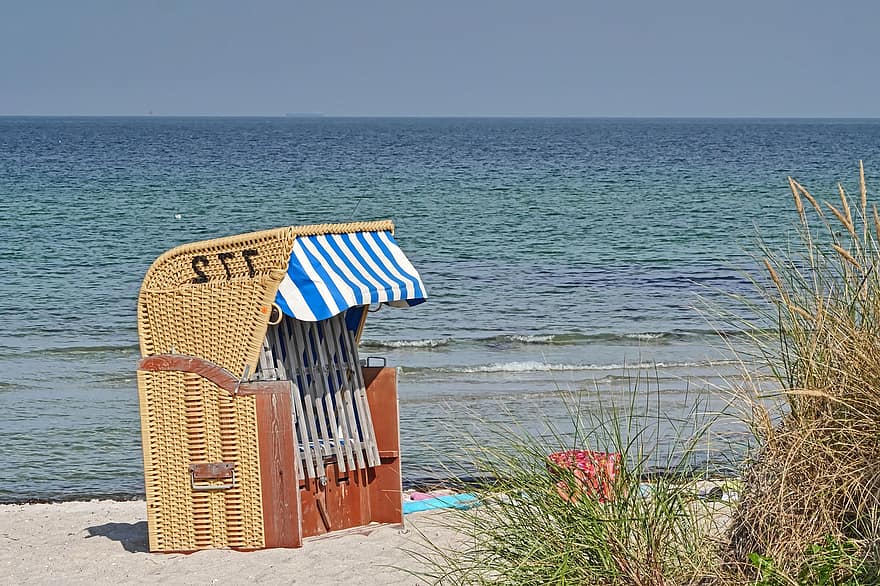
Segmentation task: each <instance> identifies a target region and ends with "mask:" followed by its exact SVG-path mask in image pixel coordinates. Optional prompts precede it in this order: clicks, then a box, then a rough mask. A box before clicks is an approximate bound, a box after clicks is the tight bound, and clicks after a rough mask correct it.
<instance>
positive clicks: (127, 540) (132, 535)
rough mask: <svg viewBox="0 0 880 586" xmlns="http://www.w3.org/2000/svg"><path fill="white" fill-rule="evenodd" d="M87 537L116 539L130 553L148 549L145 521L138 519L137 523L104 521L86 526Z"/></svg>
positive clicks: (144, 551) (142, 551)
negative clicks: (101, 523)
mask: <svg viewBox="0 0 880 586" xmlns="http://www.w3.org/2000/svg"><path fill="white" fill-rule="evenodd" d="M86 531H88V532H89V537H88V538H91V537H106V538H107V539H111V540H113V541H118V542H119V543H121V544H122V547H124V548H125V551H130V552H132V553H146V552H148V551H150V548H149V546H148V544H147V542H148V537H147V522H146V521H139V522H137V523H105V524H103V525H96V526H95V527H88V528H87V529H86ZM88 538H87V539H88Z"/></svg>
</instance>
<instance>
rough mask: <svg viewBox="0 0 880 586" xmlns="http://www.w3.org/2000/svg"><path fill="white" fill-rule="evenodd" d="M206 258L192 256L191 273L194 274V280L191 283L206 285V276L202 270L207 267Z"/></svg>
mask: <svg viewBox="0 0 880 586" xmlns="http://www.w3.org/2000/svg"><path fill="white" fill-rule="evenodd" d="M208 262H209V261H208V257H207V256H201V255H199V256H194V257H193V262H192V265H193V272H194V273H195V274H196V278H195V279H193V283H207V282H208V275H206V274H205V271H204V269H205V268H206V267H207V266H208Z"/></svg>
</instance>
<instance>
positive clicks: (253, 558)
mask: <svg viewBox="0 0 880 586" xmlns="http://www.w3.org/2000/svg"><path fill="white" fill-rule="evenodd" d="M444 514H446V512H444V511H428V512H421V513H412V514H409V515H407V516H406V517H405V526H404V527H405V529H403V530H401V529H400V528H399V527H397V526H392V525H371V526H367V527H364V528H362V529H359V530H357V531H351V532H340V534H333V535H330V536H326V537H323V536H322V537H319V538H310V539H308V540H307V541H306V542H305V544H304V545H303V547H302V548H298V549H265V550H257V551H253V552H241V551H234V550H228V549H213V550H202V551H197V552H195V553H191V554H166V553H149V552H148V546H147V539H148V538H147V522H146V502H145V501H143V500H130V501H115V500H91V501H69V502H63V503H35V504H6V505H0V544H2V545H0V568H3V571H4V573H5V575H6V576H7V578H6V579H7V580H8V581H9V582H10V583H16V584H35V583H49V582H61V581H63V582H64V583H66V584H90V585H91V584H95V583H100V584H103V583H155V582H165V583H172V584H176V583H190V584H191V583H200V584H211V583H220V582H223V583H244V582H257V581H258V582H259V583H267V584H274V583H284V584H291V583H302V584H309V585H310V586H314V585H322V584H328V585H329V584H355V583H367V584H422V583H428V580H421V579H419V578H418V575H417V573H418V572H419V569H420V567H421V566H420V564H419V562H418V560H417V559H415V558H414V557H413V556H412V555H411V554H410V553H409V552H419V551H423V550H424V547H425V545H426V543H428V542H430V543H436V544H439V545H446V544H452V543H455V542H456V540H457V539H459V537H458V536H457V535H456V534H455V533H454V532H453V531H452V530H451V529H449V528H444V527H442V520H441V516H442V515H444Z"/></svg>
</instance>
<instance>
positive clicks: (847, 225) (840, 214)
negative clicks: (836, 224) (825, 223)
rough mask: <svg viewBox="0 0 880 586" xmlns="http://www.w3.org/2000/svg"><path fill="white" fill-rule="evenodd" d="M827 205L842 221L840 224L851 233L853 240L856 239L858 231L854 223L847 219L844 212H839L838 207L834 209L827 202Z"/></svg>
mask: <svg viewBox="0 0 880 586" xmlns="http://www.w3.org/2000/svg"><path fill="white" fill-rule="evenodd" d="M825 205H826V206H828V207H829V209H831V211H832V212H833V213H834V215H835V216H837V219H838V220H840V223H841V224H843V227H844V228H846V231H847V232H849V233H850V235H851V236H852V237H853V238H855V237H856V229H855V227H854V226H853V223H852V221H850V220H849V219H847V217H846V216H845V215H844V214H843V212H841V211H840V210H838V209H837V208H836V207H834V206H833V205H831V204H830V203H828V202H827V201H826V202H825Z"/></svg>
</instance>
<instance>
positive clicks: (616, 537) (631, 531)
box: [416, 374, 730, 584]
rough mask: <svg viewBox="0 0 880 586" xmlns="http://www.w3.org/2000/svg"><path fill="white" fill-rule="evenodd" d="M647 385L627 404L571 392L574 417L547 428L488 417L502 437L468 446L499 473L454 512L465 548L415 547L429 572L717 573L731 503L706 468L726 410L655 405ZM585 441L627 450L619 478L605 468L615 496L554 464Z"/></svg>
mask: <svg viewBox="0 0 880 586" xmlns="http://www.w3.org/2000/svg"><path fill="white" fill-rule="evenodd" d="M649 382H650V381H649V378H648V377H646V376H643V375H641V374H634V375H633V378H632V380H631V383H632V384H631V386H630V391H631V392H625V393H623V394H622V395H617V397H618V400H620V403H617V402H615V400H614V399H613V397H611V396H602V397H599V396H598V395H593V394H592V393H591V392H590V391H578V392H573V393H571V394H568V395H566V396H565V398H564V399H563V400H564V401H565V403H566V406H567V408H568V409H567V412H568V415H569V421H567V422H565V423H566V425H561V424H560V422H554V421H545V422H544V423H545V425H544V431H543V432H540V433H539V432H536V431H534V429H535V426H534V425H530V426H524V425H522V426H521V425H517V424H515V423H514V424H511V425H509V426H502V425H498V424H497V423H489V422H486V426H487V428H488V429H484V430H483V434H481V437H484V436H485V432H486V431H491V432H493V433H494V434H495V441H491V442H486V441H485V440H480V441H476V439H475V438H474V439H473V440H472V441H471V442H470V449H469V451H470V455H471V459H472V462H473V465H474V466H475V467H476V469H477V470H478V471H479V472H480V475H481V476H482V477H484V478H491V479H493V480H492V481H491V482H487V483H485V484H483V485H482V486H478V487H477V489H476V492H477V494H478V497H479V499H480V500H481V502H482V505H481V506H479V507H475V508H472V509H469V510H465V511H456V512H454V513H453V514H452V515H451V516H449V517H445V521H444V522H446V523H448V524H449V525H450V526H452V527H454V528H455V529H456V530H457V531H459V532H460V533H461V534H462V536H463V538H462V540H461V541H460V542H459V546H458V547H457V548H455V549H454V550H449V549H442V548H431V547H429V548H428V549H427V551H422V552H419V553H418V554H416V555H419V556H420V557H421V558H422V559H423V561H424V562H425V563H426V564H427V566H428V567H429V568H430V570H429V571H428V572H427V573H426V574H425V575H423V576H422V577H423V578H425V577H427V578H430V579H431V580H432V581H435V582H436V583H442V584H483V583H492V584H620V583H625V584H657V583H661V582H662V581H663V580H667V581H670V582H669V583H676V582H686V581H688V580H689V579H690V577H692V576H704V575H708V573H709V572H710V571H711V569H712V568H713V567H716V566H717V564H718V559H719V557H718V556H719V554H720V547H721V545H722V539H721V535H722V534H723V526H724V522H725V519H726V518H727V515H726V511H728V509H729V507H730V505H729V503H726V502H723V501H720V500H717V499H710V498H707V495H708V494H709V492H710V491H708V490H706V489H705V486H704V484H705V478H706V476H707V471H706V470H705V469H703V468H701V464H700V463H704V462H705V456H706V455H705V450H706V441H705V440H706V438H707V434H709V433H710V430H711V426H712V422H713V421H714V420H715V418H716V417H717V416H718V414H712V413H707V412H706V411H705V409H704V404H703V402H702V401H701V400H699V398H697V397H698V396H697V395H695V396H694V400H693V402H692V408H691V411H690V413H689V414H688V415H686V416H684V417H682V418H679V419H677V420H671V419H670V418H669V417H668V416H667V415H665V414H663V413H662V412H659V411H657V410H656V409H652V406H653V405H654V404H655V400H656V399H658V396H657V394H658V393H660V392H661V391H660V389H659V386H658V387H656V388H651V389H645V390H644V391H642V389H643V388H644V387H646V385H647V383H649ZM621 397H622V399H621ZM537 417H540V414H536V418H537ZM532 423H533V422H532ZM670 430H672V431H671V433H672V434H673V435H674V439H672V440H671V441H669V440H667V441H666V442H664V446H665V447H664V448H663V450H662V453H661V451H660V449H659V448H658V445H659V444H658V441H657V438H658V437H659V436H660V435H661V434H663V435H666V436H667V437H668V436H669V434H670ZM584 446H589V448H590V449H591V450H593V451H596V452H599V454H600V455H601V454H619V455H620V457H621V463H622V466H620V467H619V469H618V470H619V473H618V474H616V475H614V477H613V478H611V477H608V476H607V475H603V474H600V483H607V487H608V488H607V498H606V496H605V495H606V492H605V491H602V490H599V491H596V490H591V489H590V485H589V484H587V485H585V484H584V482H583V480H582V477H581V478H578V475H577V473H576V472H573V471H572V470H571V469H568V468H566V467H563V466H558V465H555V464H553V463H551V462H550V461H549V460H548V454H550V453H553V452H562V451H566V450H571V449H578V448H583V447H584ZM701 488H703V490H702V491H701ZM663 583H666V582H663Z"/></svg>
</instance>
